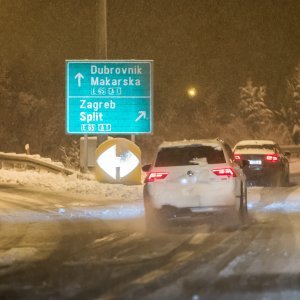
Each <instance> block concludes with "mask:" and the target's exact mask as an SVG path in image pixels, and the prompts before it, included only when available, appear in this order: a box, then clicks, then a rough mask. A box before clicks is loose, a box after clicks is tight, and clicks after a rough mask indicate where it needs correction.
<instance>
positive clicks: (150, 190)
mask: <svg viewBox="0 0 300 300" xmlns="http://www.w3.org/2000/svg"><path fill="white" fill-rule="evenodd" d="M244 163H245V165H247V162H246V161H245V162H244ZM242 168H243V166H242V165H238V164H236V163H235V162H234V156H233V153H232V151H231V148H230V147H229V145H228V144H226V143H224V142H223V141H221V140H219V139H204V140H191V141H186V140H184V141H179V142H165V143H163V144H161V145H160V146H159V148H158V151H157V154H156V157H155V159H154V162H153V164H152V165H146V166H144V167H143V171H145V172H147V177H146V179H145V185H144V207H145V217H146V226H147V228H157V227H158V226H160V225H162V224H164V222H165V221H167V220H168V219H171V218H178V217H180V216H186V215H193V214H195V213H203V212H205V213H207V212H216V211H220V212H222V213H223V212H226V211H228V212H234V213H236V214H237V215H238V216H239V217H244V216H245V215H246V214H247V188H246V183H245V181H246V177H245V175H244V173H243V170H242Z"/></svg>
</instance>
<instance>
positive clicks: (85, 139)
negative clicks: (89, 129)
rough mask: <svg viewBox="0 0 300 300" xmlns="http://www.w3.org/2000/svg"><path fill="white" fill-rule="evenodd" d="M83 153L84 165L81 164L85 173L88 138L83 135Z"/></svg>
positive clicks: (86, 168)
mask: <svg viewBox="0 0 300 300" xmlns="http://www.w3.org/2000/svg"><path fill="white" fill-rule="evenodd" d="M83 149H84V150H83V151H84V160H83V161H84V164H83V172H84V173H87V171H88V159H89V157H88V136H87V134H85V135H84V142H83Z"/></svg>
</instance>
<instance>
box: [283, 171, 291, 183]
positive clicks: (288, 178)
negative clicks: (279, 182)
mask: <svg viewBox="0 0 300 300" xmlns="http://www.w3.org/2000/svg"><path fill="white" fill-rule="evenodd" d="M289 185H290V174H289V173H287V174H286V175H285V177H284V186H289Z"/></svg>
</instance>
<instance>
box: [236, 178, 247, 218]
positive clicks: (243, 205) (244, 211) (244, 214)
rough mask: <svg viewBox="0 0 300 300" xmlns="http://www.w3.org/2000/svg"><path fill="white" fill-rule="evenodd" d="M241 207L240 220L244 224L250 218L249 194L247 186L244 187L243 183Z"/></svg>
mask: <svg viewBox="0 0 300 300" xmlns="http://www.w3.org/2000/svg"><path fill="white" fill-rule="evenodd" d="M239 198H240V199H239V200H240V205H239V212H238V214H239V219H240V221H241V222H242V223H244V222H245V221H246V220H247V217H248V192H247V186H244V184H243V182H241V190H240V197H239Z"/></svg>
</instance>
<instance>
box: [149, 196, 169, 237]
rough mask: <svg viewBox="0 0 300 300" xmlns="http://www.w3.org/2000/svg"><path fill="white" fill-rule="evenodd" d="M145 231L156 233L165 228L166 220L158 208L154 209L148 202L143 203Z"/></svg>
mask: <svg viewBox="0 0 300 300" xmlns="http://www.w3.org/2000/svg"><path fill="white" fill-rule="evenodd" d="M144 208H145V226H146V232H148V233H157V232H159V231H163V230H164V229H165V228H166V221H165V220H164V219H163V215H162V214H161V213H160V210H158V209H155V208H154V207H153V206H152V205H151V204H150V203H149V202H146V203H145V204H144Z"/></svg>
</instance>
